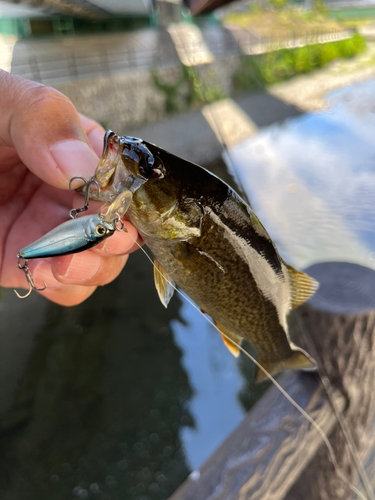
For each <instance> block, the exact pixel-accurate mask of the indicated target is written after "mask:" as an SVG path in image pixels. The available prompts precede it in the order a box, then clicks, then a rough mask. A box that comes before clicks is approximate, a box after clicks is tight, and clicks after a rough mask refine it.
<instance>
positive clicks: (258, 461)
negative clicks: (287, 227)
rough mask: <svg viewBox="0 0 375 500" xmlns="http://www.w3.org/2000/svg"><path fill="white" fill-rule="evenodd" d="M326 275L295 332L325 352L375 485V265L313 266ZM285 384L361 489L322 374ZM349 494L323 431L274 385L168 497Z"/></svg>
mask: <svg viewBox="0 0 375 500" xmlns="http://www.w3.org/2000/svg"><path fill="white" fill-rule="evenodd" d="M309 272H310V274H311V275H312V276H315V277H316V278H318V279H319V281H320V282H321V287H320V289H319V291H318V292H317V294H316V296H315V297H314V299H313V300H311V301H310V302H309V303H308V304H306V305H304V306H302V307H300V308H299V309H298V310H296V311H295V313H294V315H292V318H291V333H292V336H293V338H295V339H296V340H298V341H299V343H300V344H301V345H303V344H306V343H307V345H308V346H309V348H310V351H311V350H313V351H314V353H313V354H315V355H317V356H318V358H319V362H320V367H321V373H322V374H325V375H327V376H328V377H329V379H330V381H331V383H332V385H333V387H334V403H335V408H336V410H337V411H338V412H339V413H340V414H342V415H344V416H345V418H346V421H347V424H348V427H349V429H350V432H351V434H352V436H353V439H354V442H355V445H356V447H357V449H358V453H359V458H360V460H361V462H362V463H363V465H364V468H365V469H366V472H367V474H368V476H369V478H370V482H372V484H373V485H374V484H375V466H374V465H373V463H374V460H373V457H374V454H375V448H374V444H375V402H374V396H373V384H374V375H375V363H374V341H375V272H374V271H372V270H369V269H367V268H363V267H361V266H356V265H352V264H345V263H329V264H328V263H327V264H322V265H318V266H313V267H312V268H310V270H309ZM279 381H280V383H281V384H282V386H283V387H284V388H285V389H286V391H287V392H288V394H290V395H291V396H292V397H293V398H294V399H295V400H296V401H297V402H298V404H300V405H301V406H302V408H304V409H305V410H306V411H307V412H308V413H309V414H310V415H311V416H312V417H313V418H314V419H315V420H316V421H317V422H318V423H319V424H320V425H321V427H322V428H323V430H324V431H325V433H326V434H328V435H329V436H330V441H331V443H332V446H333V447H334V450H335V455H336V459H337V461H338V463H339V466H340V469H341V470H342V471H343V472H344V473H345V474H346V475H347V477H348V478H350V479H351V480H352V481H353V483H354V484H355V485H356V486H357V487H359V488H360V489H361V490H362V486H361V483H360V481H359V475H358V471H357V469H356V467H355V465H354V463H353V459H352V458H351V457H350V455H349V454H348V453H347V450H346V444H345V443H346V441H345V439H344V437H343V434H342V431H341V429H340V427H339V425H338V423H337V420H336V417H335V416H334V414H333V410H332V408H331V406H330V403H329V402H328V399H327V396H326V393H325V391H324V389H323V388H322V385H321V383H320V380H319V379H318V377H317V376H315V375H313V374H308V373H297V372H289V373H285V374H283V375H282V376H281V377H280V379H279ZM302 498H303V499H306V500H309V499H311V500H320V499H321V500H324V499H327V500H328V499H329V500H336V499H337V500H341V499H345V500H349V499H351V498H356V495H355V494H353V493H352V492H351V491H350V490H349V489H348V487H347V486H345V484H343V482H342V480H341V479H340V478H339V477H338V476H337V474H336V473H335V471H334V468H333V465H332V463H331V460H330V458H329V455H328V450H327V448H326V446H325V445H324V444H323V442H322V438H321V437H320V436H319V434H318V433H317V431H316V430H315V429H314V428H312V426H311V425H310V424H309V423H308V422H307V421H306V419H304V418H303V417H302V416H301V414H300V413H299V412H298V411H297V410H296V409H295V408H294V407H293V406H292V405H291V404H290V403H289V402H288V401H287V400H286V399H285V397H284V396H283V395H282V394H281V393H280V392H279V391H278V389H277V388H276V387H271V388H270V389H269V390H268V391H267V393H266V394H265V395H264V396H263V398H262V399H261V400H260V401H259V402H258V403H257V404H256V405H255V406H254V407H253V408H252V409H251V411H250V412H249V413H248V414H247V415H246V417H245V419H244V420H243V422H242V423H241V424H240V425H239V426H238V427H237V429H236V430H235V431H234V432H233V433H232V434H231V435H230V436H229V437H228V438H227V439H226V441H225V442H224V443H223V444H222V445H221V447H220V448H219V449H218V450H217V451H216V452H215V453H214V454H213V455H212V456H211V457H210V458H209V459H208V461H207V462H206V463H205V464H204V465H203V466H202V467H200V469H199V470H197V471H195V472H194V473H193V474H192V475H191V476H190V477H189V478H188V480H187V481H186V482H185V483H184V484H183V485H182V486H181V487H180V488H179V489H178V490H177V491H176V492H175V493H174V495H172V497H171V498H170V500H224V499H225V500H237V499H238V500H283V499H287V500H301V499H302Z"/></svg>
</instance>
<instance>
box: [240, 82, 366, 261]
mask: <svg viewBox="0 0 375 500" xmlns="http://www.w3.org/2000/svg"><path fill="white" fill-rule="evenodd" d="M374 93H375V87H374V83H373V82H372V81H370V82H365V83H361V84H358V85H356V86H354V87H352V88H350V89H344V90H341V91H339V92H335V93H334V94H332V96H331V97H330V101H331V104H332V108H330V110H329V112H326V113H322V114H311V115H303V116H300V117H296V118H293V119H291V120H289V121H288V122H286V123H285V124H284V125H283V126H276V125H275V126H272V127H269V128H267V129H264V130H263V131H261V132H260V133H259V134H257V135H256V136H255V137H253V138H251V139H248V140H247V141H244V142H242V143H241V144H239V145H237V146H234V147H233V148H231V150H230V153H231V157H232V160H233V161H234V162H235V164H236V166H237V168H238V172H239V176H240V178H241V181H242V183H243V184H244V186H245V189H246V191H247V192H248V194H249V197H250V200H251V203H252V205H253V207H254V209H255V211H256V212H257V213H258V215H259V216H260V218H261V220H262V222H263V223H264V224H265V226H266V227H267V229H268V230H269V232H270V233H271V236H272V237H273V239H274V240H275V241H276V242H277V243H278V246H279V248H280V250H281V251H282V253H283V255H284V256H285V257H287V259H288V261H290V262H291V264H294V265H295V266H296V267H307V266H309V265H311V264H313V263H315V262H319V261H331V260H343V261H348V262H354V263H358V264H362V265H364V266H368V267H372V268H374V267H375V259H374V254H373V251H374V250H375V236H374V234H375V231H374V228H375V215H374V209H373V207H374V192H375V174H374V160H375V150H374V139H373V138H374V137H375V114H374V113H373V111H374V107H373V100H374Z"/></svg>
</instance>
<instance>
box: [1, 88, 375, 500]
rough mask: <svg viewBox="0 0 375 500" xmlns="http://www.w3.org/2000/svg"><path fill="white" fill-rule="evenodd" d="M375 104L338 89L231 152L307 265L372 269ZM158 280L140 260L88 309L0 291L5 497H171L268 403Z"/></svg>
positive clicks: (280, 240)
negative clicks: (163, 294)
mask: <svg viewBox="0 0 375 500" xmlns="http://www.w3.org/2000/svg"><path fill="white" fill-rule="evenodd" d="M373 97H374V84H373V82H368V83H362V84H359V85H358V86H354V87H352V88H350V89H344V90H342V91H339V92H336V93H334V94H332V95H331V96H330V97H329V99H330V102H331V105H332V107H331V108H330V110H329V111H328V112H326V113H322V114H311V115H302V116H299V117H295V118H293V119H291V120H289V121H288V122H285V123H284V124H283V125H274V126H271V127H267V128H264V129H261V130H260V131H259V133H258V134H257V135H256V136H254V137H253V138H251V139H249V140H248V141H246V142H244V143H242V144H240V145H237V146H235V147H234V148H233V149H232V150H231V151H230V154H231V155H232V157H233V158H234V160H235V161H236V162H237V168H238V173H239V175H240V177H241V180H242V182H243V184H244V186H245V187H246V190H247V192H248V193H249V197H250V200H251V203H252V205H253V207H254V208H255V210H256V211H257V213H258V215H259V216H260V218H261V220H262V221H263V223H264V224H265V225H266V227H267V229H269V231H270V233H271V235H272V236H273V238H274V239H275V241H276V242H277V244H278V247H279V248H280V251H281V253H282V255H283V256H284V257H285V258H286V259H287V260H288V261H289V262H291V263H292V264H294V265H296V266H298V267H306V266H308V265H310V264H313V263H316V262H319V261H327V260H346V261H349V262H356V263H360V264H362V265H366V266H368V267H372V268H375V241H374V234H375V232H374V227H375V221H374V211H373V206H374V196H375V195H374V193H375V190H374V188H375V174H374V166H373V165H374V156H375V144H374V140H373V137H375V113H374V109H373V104H372V102H373ZM244 158H247V159H248V161H247V162H244ZM152 275H153V273H152V267H151V264H150V263H149V262H148V261H147V260H146V258H145V256H144V255H143V254H142V253H141V252H136V253H135V254H134V255H132V256H131V258H130V260H129V262H128V264H127V266H126V268H125V270H124V272H123V273H122V275H121V276H120V278H118V279H117V280H116V281H115V282H114V283H112V284H110V285H108V286H106V287H104V288H99V289H98V290H97V292H96V293H95V294H94V295H93V296H92V297H91V298H90V299H88V300H87V301H86V302H85V303H84V304H82V305H80V306H76V307H73V308H62V307H59V306H57V305H55V304H51V303H49V302H47V301H46V300H44V299H43V297H41V296H39V295H37V294H35V293H34V294H32V296H31V297H30V298H28V299H27V300H25V301H19V300H18V299H17V298H16V297H15V296H14V294H13V292H12V291H3V292H2V297H1V299H0V315H1V349H0V431H1V434H0V449H1V454H0V470H1V474H0V492H1V493H0V496H1V498H2V499H4V500H34V499H35V500H43V499H46V500H47V499H48V500H60V499H61V500H66V499H68V500H70V499H75V498H78V499H80V498H97V499H106V500H117V499H118V500H120V499H121V500H124V499H126V500H133V499H134V500H135V499H137V500H141V499H142V500H146V499H148V500H154V499H155V500H159V499H160V500H162V499H166V498H168V497H169V496H170V495H171V494H172V492H173V491H174V490H175V489H176V488H177V487H178V485H179V484H180V483H181V482H182V481H183V480H184V479H185V478H186V477H187V476H188V474H190V473H191V472H192V471H193V470H194V469H196V468H197V467H198V466H199V465H200V464H202V463H203V462H204V461H205V460H206V459H207V458H208V456H209V455H210V454H211V453H212V452H213V451H214V450H215V449H216V448H217V446H218V445H219V444H220V443H221V442H222V441H223V439H224V438H225V437H226V436H228V434H229V433H230V432H231V430H232V429H234V428H235V427H236V426H237V424H238V423H239V422H240V420H241V419H242V418H243V415H244V413H245V410H246V409H248V408H249V407H250V406H251V405H252V404H253V403H254V401H256V399H257V398H258V397H259V396H260V394H261V393H260V392H259V388H258V392H256V390H255V389H254V386H253V385H252V383H251V380H252V377H253V367H252V366H251V364H250V363H245V362H242V361H240V362H238V361H236V360H235V359H234V358H233V357H232V356H231V355H230V354H229V353H228V351H227V349H226V348H225V347H224V345H223V344H222V341H221V339H220V337H219V336H218V334H217V332H216V331H215V330H214V329H213V327H211V325H210V324H208V323H207V322H206V321H205V320H204V318H203V317H202V316H201V315H200V314H199V313H198V312H196V311H195V310H194V309H193V308H192V307H191V306H190V305H188V304H187V303H186V302H183V301H182V299H181V298H180V297H178V296H175V297H173V299H172V301H171V303H170V305H169V307H168V309H167V310H165V309H164V307H163V306H162V305H161V304H160V302H159V299H158V297H157V293H156V291H155V289H154V285H153V277H152Z"/></svg>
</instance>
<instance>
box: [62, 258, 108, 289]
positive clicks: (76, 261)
mask: <svg viewBox="0 0 375 500" xmlns="http://www.w3.org/2000/svg"><path fill="white" fill-rule="evenodd" d="M100 266H101V257H100V256H99V255H96V254H94V253H93V252H87V253H85V254H84V255H83V254H79V255H78V254H77V255H73V256H72V257H71V258H70V260H69V259H68V260H67V262H66V263H65V262H63V265H62V266H61V267H60V265H59V271H60V273H61V276H62V277H63V278H69V279H72V280H74V281H82V282H84V281H87V280H90V279H91V278H93V277H94V276H95V275H96V274H97V273H98V271H99V269H100Z"/></svg>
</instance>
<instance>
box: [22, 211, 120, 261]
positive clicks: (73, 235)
mask: <svg viewBox="0 0 375 500" xmlns="http://www.w3.org/2000/svg"><path fill="white" fill-rule="evenodd" d="M115 230H116V227H115V226H114V224H109V223H108V222H106V221H103V220H102V219H101V218H100V217H99V216H98V215H85V216H83V217H79V218H77V219H72V220H68V221H66V222H63V223H62V224H60V225H59V226H57V227H55V228H54V229H52V231H50V232H49V233H47V234H45V235H44V236H42V237H41V238H39V240H37V241H35V242H34V243H31V244H30V245H28V246H27V247H25V248H23V249H22V250H20V252H19V256H20V257H21V258H22V259H37V258H41V257H56V256H60V255H69V254H71V253H78V252H83V251H84V250H87V249H88V248H92V247H93V246H95V245H98V244H99V243H101V242H102V241H103V240H105V239H106V238H108V237H109V236H111V235H112V234H113V233H114V232H115Z"/></svg>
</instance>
